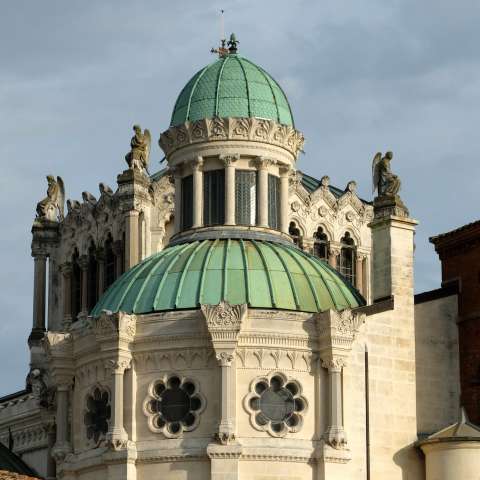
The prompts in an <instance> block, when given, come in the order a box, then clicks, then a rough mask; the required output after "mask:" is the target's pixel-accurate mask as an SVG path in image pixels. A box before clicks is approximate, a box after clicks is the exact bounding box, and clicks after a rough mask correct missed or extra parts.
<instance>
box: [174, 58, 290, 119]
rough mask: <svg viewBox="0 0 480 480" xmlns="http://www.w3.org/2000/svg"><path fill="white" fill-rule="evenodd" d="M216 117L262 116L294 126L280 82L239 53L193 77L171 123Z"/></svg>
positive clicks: (175, 109)
mask: <svg viewBox="0 0 480 480" xmlns="http://www.w3.org/2000/svg"><path fill="white" fill-rule="evenodd" d="M213 117H258V118H266V119H269V120H274V121H276V122H278V123H281V124H283V125H290V126H292V127H293V126H294V123H293V116H292V111H291V109H290V105H289V103H288V100H287V97H286V96H285V93H284V92H283V90H282V89H281V87H280V85H278V83H277V82H276V81H275V80H274V79H273V78H272V77H271V76H270V75H269V74H268V73H267V72H266V71H265V70H263V69H262V68H260V67H259V66H258V65H255V64H254V63H252V62H250V61H249V60H247V59H246V58H243V57H241V56H239V55H237V54H229V55H225V56H223V57H220V58H219V59H218V60H216V61H215V62H213V63H211V64H210V65H207V66H206V67H204V68H202V69H201V70H200V71H199V72H197V73H196V74H195V75H194V76H193V77H192V78H191V80H190V81H189V82H188V83H187V84H186V85H185V87H184V88H183V90H182V91H181V92H180V95H179V96H178V99H177V101H176V102H175V107H174V109H173V113H172V120H171V122H170V125H171V126H176V125H180V124H182V123H184V122H186V121H187V120H188V121H195V120H199V119H202V118H213Z"/></svg>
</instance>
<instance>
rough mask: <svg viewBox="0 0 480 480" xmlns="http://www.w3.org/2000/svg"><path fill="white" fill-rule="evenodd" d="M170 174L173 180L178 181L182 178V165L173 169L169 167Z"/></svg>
mask: <svg viewBox="0 0 480 480" xmlns="http://www.w3.org/2000/svg"><path fill="white" fill-rule="evenodd" d="M169 170H170V173H171V174H172V175H173V177H174V178H176V179H178V178H180V177H181V176H182V173H183V167H182V165H175V166H174V167H169Z"/></svg>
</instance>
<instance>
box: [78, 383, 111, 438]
mask: <svg viewBox="0 0 480 480" xmlns="http://www.w3.org/2000/svg"><path fill="white" fill-rule="evenodd" d="M110 416H111V408H110V395H109V393H108V391H107V390H105V389H103V388H101V387H95V388H94V389H93V390H92V391H91V393H89V394H88V395H87V398H86V408H85V414H84V417H83V420H84V424H85V428H86V434H87V440H89V441H90V442H93V443H95V444H98V443H99V441H100V440H101V439H102V438H104V437H105V435H106V433H107V431H108V422H109V421H110Z"/></svg>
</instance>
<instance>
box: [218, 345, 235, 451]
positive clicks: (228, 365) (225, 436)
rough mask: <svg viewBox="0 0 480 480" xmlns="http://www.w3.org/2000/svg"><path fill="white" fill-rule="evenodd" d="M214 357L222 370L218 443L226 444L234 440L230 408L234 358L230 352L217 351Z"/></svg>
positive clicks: (233, 420) (232, 416)
mask: <svg viewBox="0 0 480 480" xmlns="http://www.w3.org/2000/svg"><path fill="white" fill-rule="evenodd" d="M216 358H217V360H218V363H219V365H220V369H221V372H222V375H221V378H222V398H221V401H222V410H221V419H220V424H219V428H218V431H219V433H218V438H219V440H220V443H222V444H227V443H231V442H232V441H233V440H235V425H234V422H235V416H234V414H233V412H232V410H234V408H232V403H233V402H234V400H235V399H234V398H232V393H233V392H232V387H234V384H233V382H232V380H233V379H232V376H233V374H234V372H233V368H232V362H233V360H234V355H233V353H230V352H219V353H217V355H216Z"/></svg>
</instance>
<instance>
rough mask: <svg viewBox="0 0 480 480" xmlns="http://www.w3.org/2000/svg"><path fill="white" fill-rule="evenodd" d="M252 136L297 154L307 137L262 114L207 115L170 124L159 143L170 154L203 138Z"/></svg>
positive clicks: (221, 138)
mask: <svg viewBox="0 0 480 480" xmlns="http://www.w3.org/2000/svg"><path fill="white" fill-rule="evenodd" d="M215 140H248V141H254V142H264V143H270V144H273V145H278V146H279V147H282V148H285V149H286V150H288V151H289V152H290V153H291V154H293V156H294V157H295V158H296V157H297V155H298V153H299V152H300V151H301V150H302V148H303V143H304V137H303V135H302V134H301V133H300V132H299V131H298V130H295V129H294V128H293V127H290V126H287V125H280V124H278V123H276V122H274V121H272V120H265V119H259V118H231V117H229V118H219V117H214V118H204V119H201V120H197V121H195V122H186V123H184V124H183V125H178V126H175V127H170V128H169V129H168V130H167V131H165V132H163V133H162V134H161V135H160V140H159V142H158V143H159V145H160V147H161V148H162V150H163V151H164V152H165V155H167V156H168V155H170V154H171V153H173V152H174V151H175V150H178V149H179V148H182V147H185V146H187V145H191V144H193V143H199V142H210V141H215Z"/></svg>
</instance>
